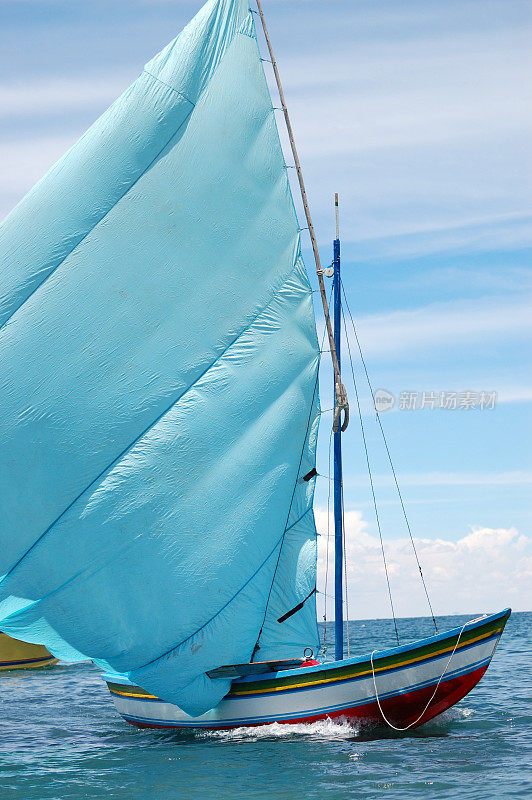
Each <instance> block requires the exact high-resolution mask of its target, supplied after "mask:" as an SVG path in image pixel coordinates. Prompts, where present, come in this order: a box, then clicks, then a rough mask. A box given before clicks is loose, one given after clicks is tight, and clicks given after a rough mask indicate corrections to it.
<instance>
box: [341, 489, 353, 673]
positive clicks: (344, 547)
mask: <svg viewBox="0 0 532 800" xmlns="http://www.w3.org/2000/svg"><path fill="white" fill-rule="evenodd" d="M340 494H341V499H342V531H343V534H344V546H343V551H344V588H345V601H344V602H345V616H346V632H347V657H348V658H349V656H350V655H351V642H350V639H349V600H348V596H347V548H346V527H345V514H344V482H343V480H342V485H341V487H340Z"/></svg>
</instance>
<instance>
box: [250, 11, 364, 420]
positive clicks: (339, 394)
mask: <svg viewBox="0 0 532 800" xmlns="http://www.w3.org/2000/svg"><path fill="white" fill-rule="evenodd" d="M257 8H258V11H259V16H260V21H261V23H262V29H263V31H264V37H265V39H266V44H267V45H268V52H269V54H270V59H271V62H272V67H273V72H274V74H275V81H276V83H277V89H278V91H279V99H280V100H281V107H282V109H283V114H284V119H285V123H286V129H287V131H288V138H289V139H290V147H291V148H292V155H293V157H294V164H295V168H296V172H297V178H298V181H299V189H300V191H301V199H302V201H303V208H304V209H305V217H306V220H307V225H308V231H309V234H310V240H311V242H312V250H313V252H314V261H315V263H316V274H317V276H318V283H319V287H320V296H321V302H322V305H323V313H324V315H325V325H326V327H327V337H328V340H329V348H330V351H331V358H332V362H333V370H334V399H335V409H334V421H333V430H334V431H335V433H336V431H337V430H338V427H339V424H340V416H341V413H342V410H343V412H344V421H343V424H342V426H341V427H342V430H343V431H345V429H346V428H347V425H348V423H349V403H348V402H347V393H346V391H345V387H344V385H343V383H342V379H341V375H340V365H339V359H338V356H337V353H336V346H335V338H334V334H333V329H332V325H331V317H330V314H329V304H328V302H327V295H326V292H325V283H324V281H323V269H322V266H321V261H320V254H319V251H318V242H317V239H316V234H315V232H314V225H313V224H312V217H311V215H310V208H309V204H308V200H307V193H306V190H305V184H304V182H303V173H302V171H301V164H300V161H299V156H298V154H297V149H296V143H295V140H294V132H293V130H292V124H291V122H290V117H289V115H288V109H287V107H286V103H285V99H284V92H283V87H282V84H281V77H280V75H279V70H278V69H277V62H276V61H275V56H274V54H273V49H272V44H271V41H270V36H269V34H268V28H267V27H266V20H265V19H264V14H263V11H262V5H261V2H260V0H257Z"/></svg>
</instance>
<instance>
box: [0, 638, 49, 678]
mask: <svg viewBox="0 0 532 800" xmlns="http://www.w3.org/2000/svg"><path fill="white" fill-rule="evenodd" d="M54 664H57V658H54V656H53V655H52V654H51V653H49V652H48V650H47V649H46V647H43V646H42V645H39V644H29V643H28V642H21V641H20V640H19V639H13V638H12V637H11V636H7V634H5V633H2V632H1V631H0V671H5V670H13V669H39V668H40V667H51V666H53V665H54Z"/></svg>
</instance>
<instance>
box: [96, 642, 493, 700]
mask: <svg viewBox="0 0 532 800" xmlns="http://www.w3.org/2000/svg"><path fill="white" fill-rule="evenodd" d="M499 636H500V633H494V634H493V635H492V636H488V637H486V638H485V639H482V641H481V642H473V643H472V644H470V645H464V646H463V647H461V648H460V650H459V652H460V653H463V652H465V651H466V650H470V649H471V648H472V647H478V645H479V644H484V643H485V642H490V641H492V640H493V639H498V638H499ZM448 656H449V654H448V653H441V654H440V655H437V656H432V657H429V658H425V659H423V661H415V662H414V663H412V664H402V665H401V666H398V667H390V669H386V670H379V667H378V664H376V670H378V671H376V678H377V681H378V680H379V678H380V677H381V676H384V675H391V674H392V673H394V672H400V671H401V670H405V669H411V668H412V667H416V668H417V667H421V666H424V665H425V664H430V663H431V662H433V661H438V660H440V659H444V658H448ZM467 669H468V670H469V667H468V668H467ZM369 674H371V673H369ZM448 674H452V673H448ZM106 677H110V676H106ZM367 677H368V673H365V674H364V675H353V676H352V677H347V678H340V679H339V680H337V681H327V683H326V684H324V683H319V682H316V683H315V684H309V685H307V686H294V687H291V686H287V687H286V688H283V689H282V690H281V689H278V690H277V691H272V692H264V691H262V692H257V693H253V694H251V693H250V694H234V695H231V696H230V699H231V700H233V699H234V700H237V699H239V700H240V699H242V700H243V699H252V698H254V697H272V696H279V695H284V694H289V693H290V694H293V693H294V692H310V691H314V690H315V689H317V688H319V687H322V686H328V687H329V686H330V687H333V686H338V685H340V684H347V683H355V682H356V681H362V680H366V679H367ZM243 685H245V684H241V683H239V684H238V686H239V687H240V686H243ZM109 691H110V692H111V694H113V695H114V696H116V697H128V698H129V699H131V700H138V701H140V702H143V703H164V702H166V701H165V700H161V699H160V698H159V697H146V698H144V697H132V696H131V695H126V694H118V693H117V692H114V691H113V690H112V689H110V690H109ZM407 691H409V690H407Z"/></svg>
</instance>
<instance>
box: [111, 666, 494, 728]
mask: <svg viewBox="0 0 532 800" xmlns="http://www.w3.org/2000/svg"><path fill="white" fill-rule="evenodd" d="M487 661H488V662H489V659H487ZM487 668H488V663H484V664H483V665H482V666H480V667H478V668H476V669H474V670H473V671H471V672H468V673H466V674H465V675H459V676H456V677H451V678H450V680H446V681H444V682H442V683H441V684H440V686H439V688H438V691H437V693H436V696H435V698H434V700H433V702H432V703H431V705H430V706H429V708H428V710H427V711H426V712H425V714H424V715H423V717H422V718H421V719H420V720H419V723H418V724H419V725H422V724H423V723H424V722H427V721H428V720H429V719H432V718H433V717H435V716H436V715H438V714H441V713H442V712H443V711H446V710H447V709H448V708H450V707H451V706H453V705H454V704H455V703H457V702H458V701H459V700H461V699H462V697H464V696H465V695H466V694H467V693H468V692H470V691H471V689H472V688H473V687H474V686H476V684H477V683H478V682H479V680H480V679H481V677H482V676H483V675H484V673H485V671H486V669H487ZM434 686H435V681H433V682H432V683H431V684H430V685H428V686H423V687H422V688H419V689H414V690H412V691H408V692H401V691H399V692H396V693H395V694H394V695H393V696H391V697H390V696H388V697H385V698H384V699H382V698H381V705H382V708H383V711H384V713H385V714H386V716H387V717H388V719H390V721H391V722H393V723H394V724H396V725H399V726H404V725H408V724H409V723H410V722H413V721H414V720H415V719H416V718H417V717H418V716H419V713H420V710H421V709H422V708H423V706H424V705H425V703H427V701H428V700H429V698H430V696H431V694H432V692H433V691H434ZM379 697H380V695H379ZM124 719H125V720H126V721H127V722H129V723H130V724H132V725H135V726H136V727H138V728H156V729H181V730H186V729H188V728H207V729H209V730H226V729H230V728H239V727H242V726H245V727H255V726H260V725H268V724H270V723H271V722H273V721H275V720H274V719H273V718H272V719H266V720H264V721H261V722H252V721H246V720H241V721H233V722H231V723H227V724H225V725H216V724H201V723H191V724H189V725H177V724H175V723H172V722H163V720H158V721H157V722H150V721H149V720H147V719H143V718H141V717H133V716H125V715H124ZM324 719H347V720H348V721H351V722H356V721H366V722H373V723H379V722H381V723H382V722H383V721H382V717H381V714H380V711H379V708H378V705H377V703H376V702H375V701H369V702H367V701H366V702H364V703H360V704H358V705H355V706H351V707H347V708H340V709H334V710H333V709H331V710H321V709H320V711H319V713H315V714H310V715H308V716H303V717H292V718H289V719H281V718H277V721H278V722H282V723H284V724H288V725H295V724H297V723H309V722H318V721H320V720H324ZM416 727H417V725H416Z"/></svg>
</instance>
